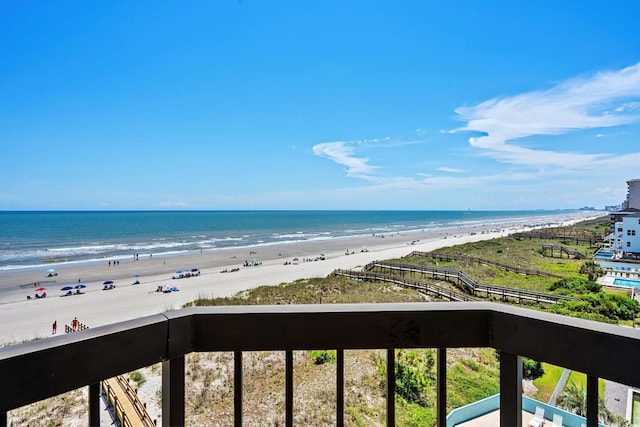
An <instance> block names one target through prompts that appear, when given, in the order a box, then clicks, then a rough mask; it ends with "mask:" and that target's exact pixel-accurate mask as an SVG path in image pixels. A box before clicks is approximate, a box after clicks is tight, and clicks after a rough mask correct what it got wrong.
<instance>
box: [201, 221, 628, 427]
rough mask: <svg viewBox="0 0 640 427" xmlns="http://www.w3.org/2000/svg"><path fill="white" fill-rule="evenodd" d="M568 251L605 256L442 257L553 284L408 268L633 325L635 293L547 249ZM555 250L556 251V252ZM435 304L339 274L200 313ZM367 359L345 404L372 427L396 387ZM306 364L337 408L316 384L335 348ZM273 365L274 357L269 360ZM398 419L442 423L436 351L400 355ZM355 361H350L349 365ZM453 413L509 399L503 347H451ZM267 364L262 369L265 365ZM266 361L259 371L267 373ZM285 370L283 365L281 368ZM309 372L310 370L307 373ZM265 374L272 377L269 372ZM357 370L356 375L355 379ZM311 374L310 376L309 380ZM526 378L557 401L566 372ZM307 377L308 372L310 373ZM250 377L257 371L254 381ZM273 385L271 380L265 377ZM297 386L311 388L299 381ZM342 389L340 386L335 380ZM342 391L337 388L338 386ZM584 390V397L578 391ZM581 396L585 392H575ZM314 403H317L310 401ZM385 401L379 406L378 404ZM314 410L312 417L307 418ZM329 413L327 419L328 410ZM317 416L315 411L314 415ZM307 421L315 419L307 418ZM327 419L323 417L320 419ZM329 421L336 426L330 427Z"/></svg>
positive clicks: (504, 253) (497, 242)
mask: <svg viewBox="0 0 640 427" xmlns="http://www.w3.org/2000/svg"><path fill="white" fill-rule="evenodd" d="M581 227H583V225H582V224H581V225H578V226H574V227H571V228H570V232H568V234H571V233H573V235H580V236H593V235H602V234H604V232H605V231H607V230H608V227H609V226H608V220H607V219H604V220H601V221H594V222H591V223H590V224H586V225H584V229H581ZM543 243H544V244H548V243H551V244H556V245H560V244H561V245H563V246H565V247H566V248H567V249H572V250H576V251H579V252H581V253H583V254H586V255H591V254H593V252H594V251H595V250H596V248H595V247H591V246H590V245H589V244H588V243H587V244H583V243H576V239H575V238H569V237H568V238H567V239H565V240H564V241H561V242H559V241H555V242H554V241H548V240H544V239H538V238H530V239H529V238H524V237H523V238H518V239H516V238H514V237H505V238H499V239H492V240H487V241H481V242H475V243H469V244H465V245H460V246H455V247H448V248H442V249H440V250H438V251H435V252H436V253H441V254H462V255H468V256H475V257H479V258H482V259H487V260H490V261H494V262H499V263H502V264H506V265H511V266H514V267H523V268H528V269H533V270H539V271H542V272H548V273H553V274H556V275H560V276H562V277H563V278H562V279H558V278H557V277H547V276H543V275H541V276H533V275H529V276H525V275H522V274H518V273H511V272H507V271H505V270H504V269H501V268H499V267H497V266H494V265H485V264H482V263H478V262H471V261H464V260H463V261H460V260H456V261H444V260H442V259H440V258H437V257H432V256H429V255H428V254H427V255H426V256H411V257H406V258H403V259H401V260H397V261H399V262H403V263H415V264H422V265H426V266H439V267H447V268H452V269H457V270H461V271H463V272H465V273H466V274H467V275H469V276H471V277H473V278H474V279H476V280H477V281H479V282H482V283H488V284H493V285H500V286H507V287H515V288H522V289H529V290H534V291H539V292H553V293H557V294H561V295H567V296H572V297H575V298H578V299H579V300H577V301H564V302H562V303H559V304H555V305H553V306H549V305H546V306H545V305H535V304H533V303H529V306H530V307H531V308H535V309H538V310H548V311H551V312H555V313H560V314H568V315H572V316H579V317H584V318H589V319H595V320H600V321H607V322H629V321H630V320H629V319H631V321H632V320H633V319H634V318H635V317H636V316H638V313H639V312H640V309H639V307H638V304H637V303H636V302H635V301H633V300H631V299H630V298H628V296H627V294H626V293H621V292H608V291H603V290H602V288H601V286H600V285H598V284H597V283H595V282H594V281H593V280H594V277H595V278H597V276H598V275H599V274H600V272H598V270H597V269H596V268H594V266H593V265H591V263H590V262H589V261H587V262H585V261H584V260H579V259H573V258H566V254H565V257H563V258H560V257H552V256H550V254H549V253H547V254H544V253H543V250H542V244H543ZM547 252H548V251H547ZM424 300H425V297H424V296H423V295H421V294H419V293H417V292H415V291H412V290H408V289H404V288H401V287H398V286H394V285H390V284H387V283H379V282H365V281H357V280H352V279H346V278H343V277H335V276H329V277H326V278H314V279H303V280H297V281H295V282H292V283H282V284H280V285H278V286H264V287H259V288H256V289H253V290H250V291H246V292H243V293H241V294H239V295H237V296H235V297H232V298H216V299H205V298H200V299H198V300H197V301H194V302H193V303H192V304H190V305H253V304H317V303H325V304H327V303H382V302H414V301H424ZM361 353H362V354H368V355H369V356H368V357H369V358H368V361H367V358H366V357H364V358H363V357H362V355H359V356H358V357H359V359H358V362H357V367H358V368H360V369H363V370H366V369H370V370H371V371H370V372H368V373H361V376H360V377H358V379H353V380H347V379H346V380H345V382H346V384H345V388H346V389H348V388H354V389H355V388H357V390H358V391H357V392H356V397H355V398H354V399H353V400H350V399H351V398H349V397H347V398H346V401H345V411H346V424H347V425H370V424H371V423H380V422H383V419H381V418H380V417H382V418H383V417H384V415H380V414H381V413H382V414H383V413H384V411H380V407H381V406H380V405H384V404H383V403H382V402H383V400H382V399H383V398H384V390H385V389H386V384H385V381H386V375H385V370H386V362H385V360H384V353H382V352H379V351H377V352H376V351H362V352H361ZM304 355H305V358H304V360H305V361H306V362H303V361H300V360H298V362H296V373H297V374H296V375H302V376H303V377H305V381H304V383H305V384H307V383H309V384H310V385H309V386H308V387H310V390H313V391H309V393H311V394H310V396H312V397H313V396H316V397H315V398H322V399H325V400H326V401H331V400H332V398H331V397H330V396H328V394H330V393H329V391H327V390H324V389H323V388H322V387H320V386H318V385H316V383H317V382H319V381H321V380H320V378H324V377H325V375H329V377H330V374H328V373H330V372H331V370H332V369H335V368H334V367H333V366H334V363H333V362H334V361H335V352H334V351H331V350H313V351H307V352H304ZM264 357H266V358H267V359H269V356H264ZM395 359H396V360H395V365H394V366H395V375H396V384H395V390H396V417H397V422H398V424H399V425H407V426H411V425H416V426H417V425H433V424H434V423H435V420H436V418H435V417H436V405H435V404H436V402H435V396H436V391H435V390H436V384H435V382H436V381H435V368H434V366H435V353H434V351H433V350H429V349H427V350H416V349H412V350H396V353H395ZM346 360H347V359H346V356H345V363H347V361H346ZM447 362H448V367H447V379H448V381H447V405H448V408H447V410H449V411H450V410H452V409H454V408H457V407H460V406H463V405H466V404H469V403H472V402H475V401H477V400H480V399H483V398H486V397H489V396H491V395H493V394H495V393H498V392H499V360H498V357H497V352H496V351H495V350H494V349H448V350H447ZM256 363H257V362H256ZM264 363H265V362H261V363H259V364H258V365H259V366H262V365H264ZM279 363H280V362H279ZM300 364H301V365H300ZM262 369H266V367H263V368H262ZM348 370H349V369H348V368H347V369H346V371H348ZM307 371H308V372H309V374H308V375H307V374H306V372H307ZM523 371H524V373H525V376H527V377H529V378H532V379H534V381H533V383H534V385H535V386H536V387H537V388H538V392H537V395H536V396H535V397H536V398H538V399H540V400H542V401H546V400H548V399H549V397H550V395H551V393H552V392H553V389H554V388H555V385H556V384H557V381H558V379H559V377H560V375H561V373H562V368H559V367H555V366H552V365H549V364H546V363H540V362H537V361H534V360H530V359H527V358H524V359H523ZM301 372H302V373H301ZM249 375H250V374H248V373H247V376H249ZM265 377H266V379H264V378H265ZM251 381H252V390H247V392H253V389H258V391H260V393H261V394H263V395H266V396H273V393H275V392H274V390H277V389H280V388H281V384H279V383H278V381H281V379H280V380H277V381H275V380H274V379H273V378H272V377H270V376H269V375H267V374H265V372H262V375H257V374H256V375H255V376H253V375H251ZM296 381H297V383H296V387H297V388H298V389H299V388H300V387H301V386H300V385H299V384H298V380H296ZM328 383H329V384H332V381H328ZM331 387H332V386H331ZM574 391H575V390H574ZM574 394H575V393H574ZM309 400H310V401H311V400H313V399H309ZM372 402H378V403H372ZM311 410H312V409H311V408H306V409H304V412H305V414H308V411H311ZM318 410H319V411H321V412H322V411H326V409H325V410H320V409H318ZM313 411H315V409H313ZM305 416H307V415H305ZM309 416H317V417H320V418H321V419H326V420H330V419H331V417H330V415H326V414H325V413H324V412H322V414H315V413H314V414H312V415H309ZM320 418H318V419H320ZM328 422H329V421H328Z"/></svg>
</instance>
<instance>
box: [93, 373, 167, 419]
mask: <svg viewBox="0 0 640 427" xmlns="http://www.w3.org/2000/svg"><path fill="white" fill-rule="evenodd" d="M102 391H103V393H105V395H106V396H107V402H108V404H109V405H111V406H112V407H113V412H114V416H115V417H116V419H117V420H118V421H120V425H121V426H122V427H155V425H156V424H155V422H154V421H153V420H152V419H151V417H150V416H149V413H148V412H147V409H146V408H145V406H144V404H143V403H142V402H141V401H140V399H139V398H138V394H137V393H136V391H135V390H134V389H133V387H131V385H130V384H129V381H128V380H127V378H125V377H124V376H122V375H118V376H117V377H114V378H109V379H107V380H104V381H102Z"/></svg>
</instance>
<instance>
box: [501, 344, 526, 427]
mask: <svg viewBox="0 0 640 427" xmlns="http://www.w3.org/2000/svg"><path fill="white" fill-rule="evenodd" d="M521 425H522V357H520V356H517V355H515V354H509V353H505V352H504V351H500V427H513V426H521Z"/></svg>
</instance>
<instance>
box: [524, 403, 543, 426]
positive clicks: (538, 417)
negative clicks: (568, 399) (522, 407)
mask: <svg viewBox="0 0 640 427" xmlns="http://www.w3.org/2000/svg"><path fill="white" fill-rule="evenodd" d="M543 424H544V408H542V407H540V406H536V413H535V414H534V415H533V418H531V421H529V424H527V425H528V427H541V426H542V425H543Z"/></svg>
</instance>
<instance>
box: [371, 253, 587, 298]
mask: <svg viewBox="0 0 640 427" xmlns="http://www.w3.org/2000/svg"><path fill="white" fill-rule="evenodd" d="M376 267H377V268H382V269H389V270H393V271H397V272H400V273H403V272H407V271H408V272H416V273H418V274H421V275H431V276H433V277H436V276H438V277H440V278H442V279H443V280H447V281H449V282H451V283H453V284H454V285H456V286H458V287H460V285H461V284H463V285H464V290H465V291H468V292H470V293H471V294H473V295H475V294H477V293H486V294H487V296H488V295H490V294H492V295H497V296H500V297H501V298H502V299H503V300H504V299H505V298H507V297H509V298H515V299H517V300H518V302H522V300H528V301H535V302H537V303H540V302H543V303H548V304H555V303H557V302H558V301H579V298H575V297H569V296H566V295H556V294H548V293H544V292H537V291H530V290H526V289H518V288H509V287H506V286H496V285H487V284H483V283H479V282H477V281H476V280H474V279H472V278H471V277H469V276H468V275H466V274H465V273H464V272H462V271H459V270H453V269H448V268H438V267H427V266H424V265H419V264H403V263H395V262H387V261H374V262H372V263H370V268H376Z"/></svg>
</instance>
